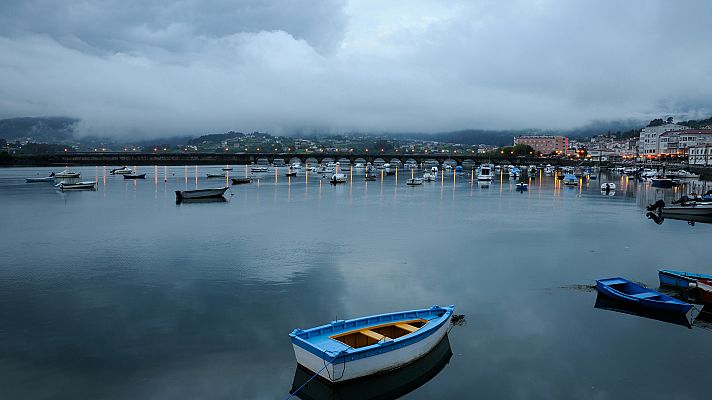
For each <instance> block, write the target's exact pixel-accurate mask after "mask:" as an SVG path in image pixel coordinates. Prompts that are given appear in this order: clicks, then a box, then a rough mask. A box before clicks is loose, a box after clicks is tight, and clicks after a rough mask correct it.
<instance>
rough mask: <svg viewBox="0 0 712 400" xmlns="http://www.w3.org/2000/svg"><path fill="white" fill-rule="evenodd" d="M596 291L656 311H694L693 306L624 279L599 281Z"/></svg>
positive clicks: (685, 312) (684, 312) (683, 312)
mask: <svg viewBox="0 0 712 400" xmlns="http://www.w3.org/2000/svg"><path fill="white" fill-rule="evenodd" d="M596 290H598V291H599V292H600V293H601V294H604V295H607V296H609V297H612V298H614V299H618V300H621V301H624V302H626V303H629V304H634V305H639V306H641V307H645V308H650V309H654V310H660V311H669V312H675V313H681V314H687V313H688V312H689V311H690V310H691V309H692V304H689V303H685V302H684V301H680V300H677V299H674V298H672V297H670V296H667V295H664V294H662V293H660V292H656V291H655V290H651V289H648V288H645V287H643V286H640V285H638V284H637V283H633V282H631V281H629V280H627V279H624V278H609V279H599V280H597V281H596Z"/></svg>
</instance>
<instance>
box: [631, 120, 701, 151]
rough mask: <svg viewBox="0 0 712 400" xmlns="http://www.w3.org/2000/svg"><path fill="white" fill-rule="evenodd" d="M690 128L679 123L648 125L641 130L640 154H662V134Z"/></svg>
mask: <svg viewBox="0 0 712 400" xmlns="http://www.w3.org/2000/svg"><path fill="white" fill-rule="evenodd" d="M684 129H689V128H688V127H687V126H683V125H677V124H664V125H659V126H648V127H645V128H643V129H642V130H641V131H640V142H639V143H640V146H641V148H640V150H641V152H640V155H642V156H647V157H655V156H657V155H659V154H661V153H662V152H661V149H660V136H661V135H662V134H664V133H665V132H670V131H679V130H684ZM666 148H667V147H666Z"/></svg>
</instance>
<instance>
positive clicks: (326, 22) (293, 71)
mask: <svg viewBox="0 0 712 400" xmlns="http://www.w3.org/2000/svg"><path fill="white" fill-rule="evenodd" d="M710 17H712V2H710V1H707V0H699V1H695V0H690V1H687V0H683V1H665V0H629V1H613V0H590V1H589V0H577V1H571V0H528V1H517V0H512V1H497V0H492V1H489V0H488V1H480V0H464V1H459V0H451V1H437V0H436V1H424V0H404V1H400V0H389V1H383V0H379V1H377V0H363V1H348V0H301V1H296V0H280V1H278V0H273V1H265V0H180V1H171V0H155V1H149V0H94V1H88V0H3V1H2V6H1V7H0V118H10V117H19V116H68V117H76V118H79V119H81V122H80V124H79V126H78V129H79V131H80V132H82V133H88V134H93V135H100V136H101V135H107V136H122V137H142V138H150V137H159V136H166V135H183V134H196V133H197V134H201V133H215V132H225V131H229V130H236V131H243V132H248V131H261V132H270V133H274V134H290V133H300V132H301V133H310V132H330V133H343V132H443V131H453V130H460V129H493V130H507V129H545V130H546V129H557V130H561V129H564V130H565V129H569V128H573V127H578V126H583V125H587V124H589V123H591V122H592V121H614V120H625V119H641V120H646V119H650V118H654V117H659V116H667V115H686V116H690V117H706V116H709V114H712V23H710Z"/></svg>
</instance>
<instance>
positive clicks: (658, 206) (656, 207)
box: [647, 199, 665, 211]
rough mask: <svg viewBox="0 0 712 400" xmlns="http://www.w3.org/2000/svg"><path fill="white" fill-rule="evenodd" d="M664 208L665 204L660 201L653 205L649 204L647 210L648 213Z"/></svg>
mask: <svg viewBox="0 0 712 400" xmlns="http://www.w3.org/2000/svg"><path fill="white" fill-rule="evenodd" d="M663 207H665V202H664V201H663V200H662V199H660V200H658V201H656V202H655V203H653V204H649V205H648V208H647V209H648V211H655V210H660V209H662V208H663Z"/></svg>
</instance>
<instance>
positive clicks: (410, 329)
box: [396, 324, 420, 333]
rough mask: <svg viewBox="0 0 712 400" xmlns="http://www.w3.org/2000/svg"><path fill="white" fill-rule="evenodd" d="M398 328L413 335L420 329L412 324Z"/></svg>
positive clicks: (399, 325) (398, 326)
mask: <svg viewBox="0 0 712 400" xmlns="http://www.w3.org/2000/svg"><path fill="white" fill-rule="evenodd" d="M396 327H397V328H400V329H403V330H404V331H408V332H410V333H413V332H415V331H417V330H418V329H420V328H416V327H414V326H413V325H411V324H396Z"/></svg>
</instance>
